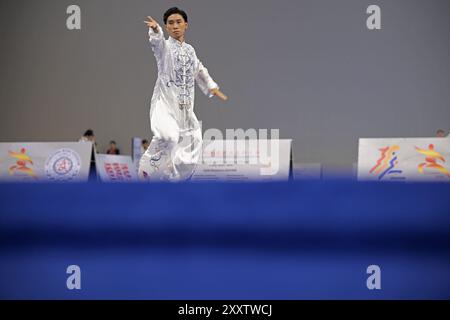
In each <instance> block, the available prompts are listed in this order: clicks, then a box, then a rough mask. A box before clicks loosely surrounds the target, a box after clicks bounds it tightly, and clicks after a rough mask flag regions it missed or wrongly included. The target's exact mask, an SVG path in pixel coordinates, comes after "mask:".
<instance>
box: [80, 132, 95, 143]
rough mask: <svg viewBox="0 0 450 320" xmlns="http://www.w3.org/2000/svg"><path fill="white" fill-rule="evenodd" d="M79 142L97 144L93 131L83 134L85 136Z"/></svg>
mask: <svg viewBox="0 0 450 320" xmlns="http://www.w3.org/2000/svg"><path fill="white" fill-rule="evenodd" d="M78 141H80V142H81V141H84V142H88V141H91V142H93V143H95V135H94V131H93V130H92V129H87V130H86V132H85V133H84V134H83V136H82V137H81V138H80V139H79V140H78Z"/></svg>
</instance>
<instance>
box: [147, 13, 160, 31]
mask: <svg viewBox="0 0 450 320" xmlns="http://www.w3.org/2000/svg"><path fill="white" fill-rule="evenodd" d="M147 18H148V21H144V23H145V24H146V25H147V26H148V27H149V28H152V29H153V31H154V32H158V22H156V20H155V19H153V18H152V17H150V16H147Z"/></svg>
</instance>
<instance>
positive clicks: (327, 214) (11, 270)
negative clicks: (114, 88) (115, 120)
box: [0, 180, 450, 299]
mask: <svg viewBox="0 0 450 320" xmlns="http://www.w3.org/2000/svg"><path fill="white" fill-rule="evenodd" d="M449 197H450V185H449V184H444V183H433V184H428V183H409V184H408V183H369V182H354V181H344V180H336V181H321V182H320V181H316V182H314V181H309V182H308V181H302V182H289V183H178V184H101V183H94V182H93V183H80V184H14V183H12V184H0V243H1V247H0V259H1V260H0V261H1V264H0V283H1V285H0V297H1V298H3V299H11V298H13V299H15V298H19V299H23V298H24V299H55V298H56V299H79V298H82V299H419V298H425V299H429V298H435V299H448V298H450V275H449V270H450V250H449V249H450V201H449ZM69 265H78V266H80V268H81V274H82V276H81V279H82V280H81V283H82V288H81V290H68V288H67V287H66V279H67V277H68V276H69V275H68V274H66V268H67V266H69ZM369 265H378V266H380V268H381V275H382V276H381V283H382V287H381V290H369V289H368V288H367V286H366V280H367V278H368V277H369V275H368V274H367V272H366V269H367V267H368V266H369Z"/></svg>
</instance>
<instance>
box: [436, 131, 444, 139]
mask: <svg viewBox="0 0 450 320" xmlns="http://www.w3.org/2000/svg"><path fill="white" fill-rule="evenodd" d="M436 137H438V138H444V137H445V131H444V130H443V129H437V131H436Z"/></svg>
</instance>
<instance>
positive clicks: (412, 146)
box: [358, 138, 450, 182]
mask: <svg viewBox="0 0 450 320" xmlns="http://www.w3.org/2000/svg"><path fill="white" fill-rule="evenodd" d="M449 160H450V139H448V138H389V139H386V138H383V139H359V152H358V180H377V181H448V182H450V164H449Z"/></svg>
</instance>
